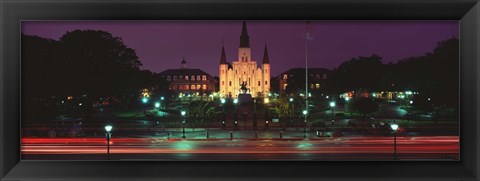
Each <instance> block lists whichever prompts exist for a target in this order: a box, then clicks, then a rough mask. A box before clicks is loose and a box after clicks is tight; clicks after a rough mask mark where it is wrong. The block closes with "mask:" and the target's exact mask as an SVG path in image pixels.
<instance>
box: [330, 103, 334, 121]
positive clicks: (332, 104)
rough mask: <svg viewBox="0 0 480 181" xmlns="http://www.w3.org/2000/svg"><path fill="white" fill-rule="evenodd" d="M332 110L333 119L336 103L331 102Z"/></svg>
mask: <svg viewBox="0 0 480 181" xmlns="http://www.w3.org/2000/svg"><path fill="white" fill-rule="evenodd" d="M330 108H332V118H333V109H334V108H335V102H333V101H332V102H330Z"/></svg>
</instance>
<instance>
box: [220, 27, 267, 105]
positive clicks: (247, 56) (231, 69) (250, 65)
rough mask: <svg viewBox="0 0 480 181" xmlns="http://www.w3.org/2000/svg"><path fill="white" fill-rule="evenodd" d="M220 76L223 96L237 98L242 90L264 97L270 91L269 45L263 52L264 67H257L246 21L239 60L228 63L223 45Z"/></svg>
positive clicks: (241, 36) (239, 49) (254, 95)
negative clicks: (253, 58)
mask: <svg viewBox="0 0 480 181" xmlns="http://www.w3.org/2000/svg"><path fill="white" fill-rule="evenodd" d="M219 77H220V82H219V86H220V92H219V93H220V94H221V95H222V96H223V97H233V98H236V97H237V96H238V94H240V93H241V92H242V91H244V92H246V93H248V94H251V95H252V96H253V97H262V96H264V95H267V94H268V93H269V92H270V61H269V59H268V51H267V45H265V50H264V53H263V62H262V67H257V62H256V61H254V60H252V52H251V48H250V42H249V36H248V31H247V24H246V22H245V21H244V22H243V26H242V34H241V35H240V47H239V48H238V60H236V61H232V63H228V62H227V59H226V56H225V47H222V55H221V58H220V68H219ZM242 87H243V90H242ZM245 88H246V89H245ZM245 90H246V91H245Z"/></svg>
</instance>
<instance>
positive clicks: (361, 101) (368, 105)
mask: <svg viewBox="0 0 480 181" xmlns="http://www.w3.org/2000/svg"><path fill="white" fill-rule="evenodd" d="M348 109H349V110H350V111H352V112H356V113H359V114H362V117H363V119H365V116H366V115H367V114H371V113H374V112H377V111H378V103H377V102H375V101H374V100H373V99H372V98H366V97H359V98H355V99H353V100H351V101H350V103H349V105H348Z"/></svg>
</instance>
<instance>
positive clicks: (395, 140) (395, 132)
mask: <svg viewBox="0 0 480 181" xmlns="http://www.w3.org/2000/svg"><path fill="white" fill-rule="evenodd" d="M390 128H392V130H393V159H394V160H397V129H398V124H395V123H393V124H391V125H390Z"/></svg>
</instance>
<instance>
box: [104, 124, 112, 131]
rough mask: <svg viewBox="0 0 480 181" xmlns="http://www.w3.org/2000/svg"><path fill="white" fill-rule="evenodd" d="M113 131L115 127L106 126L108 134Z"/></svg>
mask: <svg viewBox="0 0 480 181" xmlns="http://www.w3.org/2000/svg"><path fill="white" fill-rule="evenodd" d="M112 129H113V126H112V125H106V126H105V131H107V132H110V131H112Z"/></svg>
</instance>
